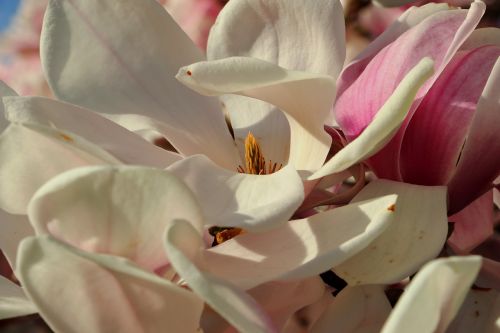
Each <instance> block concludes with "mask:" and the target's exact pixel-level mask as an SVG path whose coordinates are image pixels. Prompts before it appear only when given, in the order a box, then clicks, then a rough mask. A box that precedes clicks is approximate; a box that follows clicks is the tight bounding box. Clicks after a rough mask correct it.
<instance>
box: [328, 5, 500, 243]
mask: <svg viewBox="0 0 500 333" xmlns="http://www.w3.org/2000/svg"><path fill="white" fill-rule="evenodd" d="M484 9H485V6H484V4H483V3H481V2H474V3H473V4H472V5H471V8H470V10H468V11H467V10H461V9H457V10H449V9H448V7H447V5H444V4H443V5H441V4H429V5H426V6H423V7H421V8H412V9H410V10H408V11H407V12H406V13H405V14H404V15H403V16H401V17H400V18H399V19H398V21H397V22H396V23H395V24H394V25H393V26H392V27H391V28H389V29H388V30H387V31H386V32H385V33H384V34H382V35H381V36H380V37H379V38H378V39H377V40H375V42H374V43H373V44H372V45H371V46H370V47H369V48H368V49H367V50H366V51H364V52H363V53H362V54H360V55H359V56H358V57H357V59H356V60H355V61H354V62H353V63H351V64H350V65H349V66H347V67H346V68H345V69H344V71H343V73H342V75H341V77H340V79H339V90H338V92H337V102H336V104H335V110H334V112H335V116H336V119H337V121H338V122H339V124H340V126H341V128H342V129H343V131H344V133H345V134H346V137H347V139H348V140H353V139H355V138H356V137H358V136H359V135H360V133H362V131H363V129H364V128H365V127H366V126H367V125H368V124H369V123H370V121H371V119H372V118H373V117H374V116H375V115H376V114H377V112H378V111H377V110H378V108H379V106H380V105H382V104H383V103H384V101H385V99H386V98H387V96H389V94H390V93H391V91H392V90H393V87H395V86H396V85H397V84H398V82H400V79H401V78H402V77H403V75H404V74H405V73H406V72H407V71H408V69H409V68H412V66H414V64H415V63H416V62H418V61H419V59H420V58H421V57H422V56H430V57H432V58H433V59H435V61H436V73H435V74H434V76H433V78H432V79H431V80H430V81H428V82H427V83H426V84H425V85H424V86H423V87H422V88H421V89H420V90H419V92H418V93H417V96H416V98H415V101H414V102H413V104H412V106H411V108H410V112H409V115H408V116H407V118H406V119H405V121H404V123H403V125H402V127H401V128H400V129H399V131H398V133H397V134H396V136H395V137H394V138H393V139H392V140H391V142H389V143H388V145H387V146H386V147H384V149H382V151H380V152H379V153H377V154H376V155H375V156H373V157H371V158H370V159H369V161H368V163H369V165H370V167H371V168H372V170H373V171H374V172H375V174H376V175H377V176H379V177H381V178H387V179H394V180H398V181H405V182H409V183H414V184H422V185H447V187H448V196H449V207H448V209H449V214H450V215H451V214H454V213H456V212H458V211H460V210H462V209H463V208H464V207H466V206H467V205H469V204H470V203H471V202H473V201H474V200H475V199H477V198H479V197H480V196H481V195H482V194H483V193H485V192H486V191H488V190H489V189H491V188H492V183H493V180H494V179H495V178H496V177H497V176H498V172H499V170H500V164H499V160H498V158H497V156H496V155H497V152H498V151H499V149H500V146H498V145H499V142H500V140H499V137H498V133H500V128H499V124H500V123H499V119H498V116H499V113H498V110H499V102H498V101H499V97H498V89H496V86H497V85H498V80H499V73H500V72H499V70H500V65H499V64H498V61H497V59H498V56H499V55H500V47H499V45H500V44H498V36H499V34H500V30H499V29H496V28H486V29H479V30H476V31H474V28H475V26H476V25H477V24H478V22H479V20H480V18H481V16H482V15H483V13H484ZM495 63H497V64H495ZM382 78H383V80H382ZM373 82H380V84H377V85H373ZM367 87H369V88H367ZM367 89H369V94H367ZM367 96H369V97H367ZM473 170H474V171H473ZM486 209H487V210H489V209H491V201H490V202H489V207H487V208H486ZM491 232H492V227H491V224H488V223H476V222H469V223H459V224H457V226H456V233H457V236H458V237H459V238H461V239H462V240H461V242H460V244H456V246H457V247H458V248H461V249H466V248H469V249H470V248H473V247H474V246H476V245H477V244H479V243H480V242H481V241H482V240H484V238H485V237H487V236H488V235H489V234H491Z"/></svg>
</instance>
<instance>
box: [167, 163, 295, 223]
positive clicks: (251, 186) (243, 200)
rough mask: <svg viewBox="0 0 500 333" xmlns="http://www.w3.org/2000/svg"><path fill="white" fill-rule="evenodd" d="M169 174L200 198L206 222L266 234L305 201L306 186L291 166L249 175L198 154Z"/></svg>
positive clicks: (170, 168) (173, 166)
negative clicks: (219, 164) (273, 171)
mask: <svg viewBox="0 0 500 333" xmlns="http://www.w3.org/2000/svg"><path fill="white" fill-rule="evenodd" d="M168 171H170V172H172V173H173V174H174V175H176V176H177V177H179V178H180V179H182V180H183V181H184V182H185V183H186V184H187V186H188V187H189V188H190V189H191V190H192V191H193V193H194V194H195V195H196V196H197V198H198V202H199V203H200V205H201V207H202V210H203V212H204V216H205V217H206V223H207V224H209V225H218V226H231V227H240V228H244V229H245V230H248V231H259V232H260V231H264V230H268V229H272V228H274V227H276V226H277V225H279V224H282V223H286V222H287V221H288V220H289V219H290V217H291V216H292V215H293V213H294V212H295V210H296V209H297V208H298V207H299V206H300V204H301V203H302V200H303V199H304V187H303V186H302V180H301V179H300V177H299V175H298V174H297V171H295V169H294V168H293V167H291V166H286V167H284V168H283V169H281V170H279V171H277V172H275V173H273V174H270V175H249V174H242V173H238V172H236V171H228V170H226V169H223V168H221V167H218V166H217V165H215V164H214V163H213V162H211V161H210V160H209V159H208V158H207V157H205V156H202V155H198V156H193V157H190V158H187V159H185V160H183V161H180V162H178V163H175V164H173V165H172V166H171V167H169V168H168Z"/></svg>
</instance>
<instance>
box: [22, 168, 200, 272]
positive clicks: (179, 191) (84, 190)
mask: <svg viewBox="0 0 500 333" xmlns="http://www.w3.org/2000/svg"><path fill="white" fill-rule="evenodd" d="M29 217H30V220H31V223H32V224H33V226H34V228H35V231H36V233H37V234H47V233H48V234H51V235H53V236H54V237H55V238H58V239H60V240H63V241H65V242H67V243H69V244H72V245H73V246H76V247H78V248H80V249H83V250H86V251H90V252H97V253H108V254H113V255H117V256H121V257H125V258H129V259H130V260H132V261H134V262H135V263H137V264H138V265H139V266H141V267H144V268H146V269H148V270H150V271H155V270H157V269H161V268H162V267H165V265H167V264H168V261H167V259H166V257H165V254H164V251H163V250H162V249H163V239H162V237H161V233H162V232H163V231H164V230H165V228H166V226H167V225H169V224H170V223H172V221H173V220H174V219H177V218H183V219H186V220H188V221H190V223H192V224H193V225H194V226H195V228H196V230H198V233H200V234H201V233H202V226H203V224H202V218H201V212H200V208H199V207H198V205H197V203H196V201H195V199H194V197H193V195H192V193H191V191H189V189H188V188H187V187H186V186H185V185H184V184H183V183H182V182H181V181H180V180H178V179H177V178H176V177H174V176H173V175H171V174H170V173H168V172H166V171H163V170H158V169H150V168H141V167H126V166H121V167H88V168H80V169H77V170H72V171H69V172H67V173H64V174H62V175H60V176H58V177H56V178H54V179H52V180H51V181H49V182H48V183H46V184H45V185H44V186H43V187H42V188H40V190H39V191H37V193H36V194H35V195H34V197H33V199H32V201H31V202H30V206H29Z"/></svg>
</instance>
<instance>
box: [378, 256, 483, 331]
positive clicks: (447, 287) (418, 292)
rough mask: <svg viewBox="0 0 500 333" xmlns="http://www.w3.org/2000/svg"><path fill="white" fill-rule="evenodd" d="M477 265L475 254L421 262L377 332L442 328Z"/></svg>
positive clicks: (462, 296)
mask: <svg viewBox="0 0 500 333" xmlns="http://www.w3.org/2000/svg"><path fill="white" fill-rule="evenodd" d="M480 266H481V257H479V256H469V257H452V258H446V259H438V260H435V261H432V262H430V263H429V264H427V265H425V266H424V267H423V268H422V270H421V271H420V272H419V273H418V274H417V275H416V276H415V278H414V279H413V280H412V281H411V283H410V285H409V286H408V287H407V289H406V290H405V292H404V293H403V296H402V297H401V298H400V299H399V301H398V303H397V304H396V307H395V308H394V310H393V311H392V313H391V315H390V316H389V319H388V320H387V322H386V323H385V325H384V327H383V329H382V331H381V332H382V333H397V332H402V331H404V332H408V333H413V332H415V333H417V332H418V333H441V332H445V330H446V328H447V327H448V325H449V324H450V322H451V321H452V320H453V318H454V317H455V315H456V314H457V312H458V310H459V309H460V305H461V304H462V302H463V301H464V299H465V296H466V295H467V292H468V291H469V288H470V286H471V285H472V282H473V281H474V278H475V277H476V275H477V273H478V271H479V267H480Z"/></svg>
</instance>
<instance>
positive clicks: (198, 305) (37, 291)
mask: <svg viewBox="0 0 500 333" xmlns="http://www.w3.org/2000/svg"><path fill="white" fill-rule="evenodd" d="M19 252H20V254H19V258H18V269H17V275H18V276H19V279H20V280H21V283H22V284H23V286H24V288H25V291H26V293H27V294H28V296H29V298H30V299H31V300H32V301H33V303H35V304H36V306H37V309H38V311H39V312H40V314H41V316H42V317H43V318H44V320H45V321H46V322H47V323H48V324H49V326H50V327H51V328H52V329H54V330H55V331H59V332H75V333H76V332H82V333H83V332H96V333H101V332H102V333H104V332H130V333H132V332H155V331H161V330H164V329H165V327H168V328H169V329H171V330H172V331H174V332H192V333H195V332H198V327H199V318H200V316H201V312H202V310H203V301H202V300H201V299H199V298H198V297H197V296H196V295H195V294H193V293H192V292H190V291H189V290H186V289H184V288H181V287H179V286H177V285H175V284H173V283H171V282H170V281H167V280H165V279H162V278H160V277H158V276H156V275H154V274H152V273H149V272H146V271H144V270H142V269H140V268H139V267H138V266H136V265H134V264H133V263H131V262H129V261H127V260H125V259H121V258H117V257H114V256H106V255H99V254H91V253H88V252H83V251H80V250H77V249H75V248H73V247H71V246H69V245H67V244H64V243H62V242H59V241H57V240H55V239H53V238H52V237H50V236H39V237H31V238H28V239H26V240H24V241H23V243H22V244H21V248H20V251H19ZM55 296H57V299H56V300H55V299H54V297H55Z"/></svg>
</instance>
